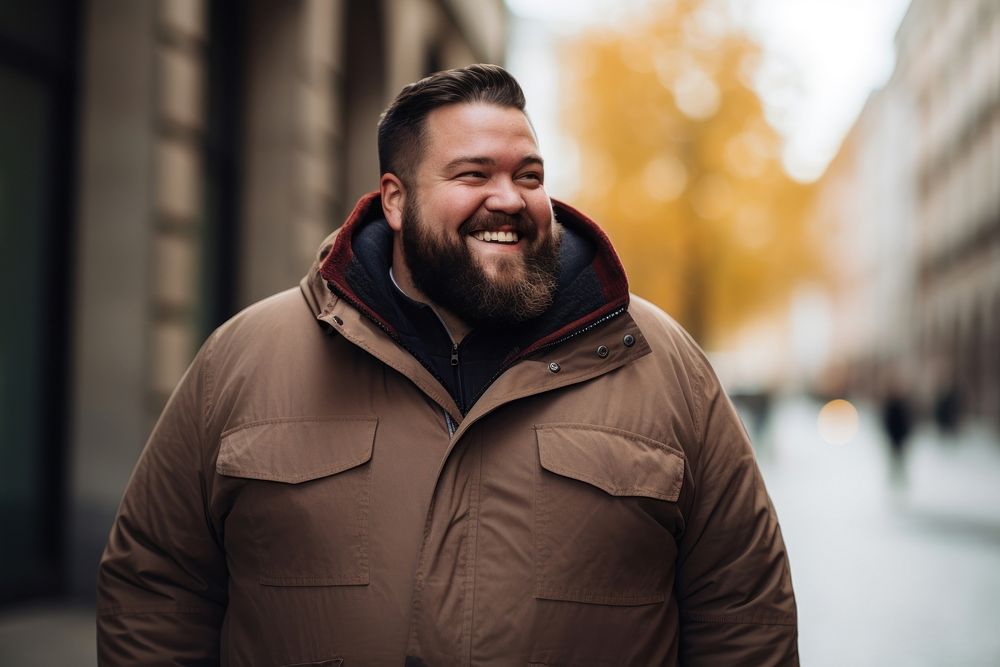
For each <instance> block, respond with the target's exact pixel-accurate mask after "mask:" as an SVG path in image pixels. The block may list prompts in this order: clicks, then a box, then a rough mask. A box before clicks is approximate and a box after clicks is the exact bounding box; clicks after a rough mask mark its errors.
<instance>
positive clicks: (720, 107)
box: [561, 0, 816, 344]
mask: <svg viewBox="0 0 1000 667" xmlns="http://www.w3.org/2000/svg"><path fill="white" fill-rule="evenodd" d="M561 59H562V62H563V65H564V68H565V69H564V72H565V74H566V79H565V81H566V88H565V90H564V94H563V98H562V99H563V109H562V112H563V117H564V118H565V119H566V122H567V123H568V127H569V128H570V132H571V133H572V134H573V135H574V137H575V140H576V142H577V147H578V149H579V159H580V181H579V184H578V186H579V190H578V192H577V194H576V197H575V200H576V201H578V202H579V204H580V206H581V208H582V209H583V210H584V211H587V212H588V213H590V214H591V215H594V216H595V218H596V219H597V220H599V221H600V222H601V224H602V225H603V226H604V227H605V228H606V229H607V231H608V233H609V234H610V235H611V237H612V239H613V240H614V242H615V245H616V247H617V248H618V250H619V252H620V253H621V256H622V260H623V262H624V263H625V266H626V269H627V271H628V273H629V277H630V282H631V284H632V286H633V289H634V290H635V291H636V292H637V293H639V294H642V295H643V296H644V297H646V298H649V299H651V300H653V301H655V302H656V303H657V304H658V305H660V306H661V307H663V308H665V309H666V310H668V311H669V312H671V313H672V314H673V315H675V316H676V317H677V318H678V320H680V322H681V323H682V324H683V325H684V326H685V327H686V328H687V329H688V330H689V331H690V332H691V333H692V335H693V336H694V337H695V338H697V339H698V340H699V341H700V342H702V343H703V344H709V343H711V342H712V340H713V339H716V338H717V336H719V334H722V333H725V332H726V331H727V330H729V329H730V328H731V327H733V326H734V325H737V324H739V323H741V322H743V321H746V319H747V318H749V317H750V316H751V315H754V314H756V313H759V312H760V311H761V310H763V309H765V308H767V307H769V306H773V305H777V303H780V301H781V300H783V299H784V298H785V297H787V295H788V291H789V290H790V289H791V287H792V285H793V283H794V282H795V281H796V279H798V278H801V277H804V276H805V275H807V274H810V273H812V272H814V271H815V269H814V268H813V267H814V266H816V262H815V261H814V258H815V252H814V251H813V249H812V244H811V243H810V242H809V237H808V234H807V232H806V226H805V223H804V220H805V211H806V208H807V207H808V206H809V203H810V200H811V197H812V191H813V188H811V187H810V186H808V185H804V184H801V183H797V182H795V181H793V180H791V179H790V178H789V177H788V176H787V175H786V174H785V171H784V170H783V168H782V167H781V164H780V162H779V153H780V148H781V139H780V137H779V136H778V134H777V132H776V131H775V130H774V129H773V128H772V127H771V126H770V125H769V124H768V123H767V121H766V120H765V118H764V110H763V106H762V104H761V101H760V99H759V97H758V96H757V94H756V92H754V90H753V89H752V88H751V80H752V77H753V76H754V73H755V71H756V69H757V68H758V67H759V64H760V61H761V51H760V47H759V46H758V45H757V44H755V43H754V42H753V41H751V40H750V39H749V38H748V37H746V36H745V35H743V34H742V33H741V32H740V31H739V30H737V28H736V26H735V25H734V23H733V21H732V18H731V17H730V15H729V14H728V13H727V12H726V10H725V6H724V5H723V4H722V3H721V2H713V1H712V0H675V1H674V2H669V3H658V4H657V3H654V4H653V8H652V9H651V10H650V12H649V13H648V14H647V15H646V16H644V17H643V20H642V21H641V22H638V23H636V24H634V25H630V26H626V27H625V28H624V29H622V30H621V31H619V32H608V31H604V32H601V33H599V34H598V33H590V34H585V35H583V36H581V37H579V38H577V39H575V40H573V41H572V42H570V43H568V44H566V45H565V46H564V48H563V51H562V58H561Z"/></svg>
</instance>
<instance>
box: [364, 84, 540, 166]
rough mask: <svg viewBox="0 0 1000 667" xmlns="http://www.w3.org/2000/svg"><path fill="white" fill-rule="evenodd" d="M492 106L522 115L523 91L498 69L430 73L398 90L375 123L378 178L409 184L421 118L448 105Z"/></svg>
mask: <svg viewBox="0 0 1000 667" xmlns="http://www.w3.org/2000/svg"><path fill="white" fill-rule="evenodd" d="M460 103H466V104H474V103H483V104H493V105H496V106H501V107H513V108H515V109H519V110H520V111H524V92H523V91H522V90H521V86H520V85H519V84H518V83H517V81H516V80H515V79H514V77H512V76H511V75H510V74H509V73H508V72H507V70H505V69H504V68H502V67H500V66H499V65H469V66H467V67H459V68H457V69H449V70H445V71H443V72H436V73H434V74H431V75H430V76H428V77H427V78H424V79H421V80H420V81H417V82H415V83H411V84H409V85H407V86H405V87H404V88H403V90H401V91H400V92H399V95H397V96H396V99H395V100H393V101H392V104H390V105H389V107H388V108H387V109H386V110H385V111H384V112H383V113H382V117H381V118H380V119H379V122H378V163H379V174H380V175H381V174H386V173H390V172H391V173H393V174H395V175H396V176H398V177H399V179H400V180H401V181H403V183H404V184H409V183H410V182H411V180H412V177H413V172H414V170H415V169H416V165H417V163H418V162H419V161H420V159H421V158H422V157H423V149H424V132H425V127H426V124H427V123H426V121H427V116H428V115H429V114H430V113H431V112H432V111H434V110H435V109H437V108H439V107H443V106H447V105H449V104H460Z"/></svg>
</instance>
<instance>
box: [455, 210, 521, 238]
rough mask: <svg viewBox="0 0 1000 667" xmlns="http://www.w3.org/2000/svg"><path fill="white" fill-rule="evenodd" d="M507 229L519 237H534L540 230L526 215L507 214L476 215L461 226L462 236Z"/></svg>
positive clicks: (459, 229)
mask: <svg viewBox="0 0 1000 667" xmlns="http://www.w3.org/2000/svg"><path fill="white" fill-rule="evenodd" d="M503 228H506V229H508V230H509V231H512V232H517V235H518V236H525V237H532V236H534V235H535V234H537V232H538V230H537V228H536V226H535V224H534V223H532V222H531V221H530V220H529V219H528V217H527V216H525V215H507V214H506V213H483V214H479V215H475V216H473V217H471V218H469V219H468V220H466V221H465V222H463V223H462V224H461V226H459V228H458V231H459V233H460V234H465V235H469V234H475V233H476V232H484V231H485V232H495V231H498V230H500V229H503Z"/></svg>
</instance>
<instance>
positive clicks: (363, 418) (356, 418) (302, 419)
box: [219, 415, 378, 438]
mask: <svg viewBox="0 0 1000 667" xmlns="http://www.w3.org/2000/svg"><path fill="white" fill-rule="evenodd" d="M307 422H376V423H377V422H378V417H376V416H375V415H330V416H323V417H314V416H310V415H302V416H298V417H269V418H267V419H257V420H254V421H252V422H247V423H246V424H240V425H238V426H233V427H232V428H229V429H226V430H225V431H223V432H222V433H221V434H219V437H220V438H226V437H229V436H231V435H233V434H234V433H238V432H240V431H243V430H246V429H249V428H254V427H256V426H267V425H269V424H301V423H307Z"/></svg>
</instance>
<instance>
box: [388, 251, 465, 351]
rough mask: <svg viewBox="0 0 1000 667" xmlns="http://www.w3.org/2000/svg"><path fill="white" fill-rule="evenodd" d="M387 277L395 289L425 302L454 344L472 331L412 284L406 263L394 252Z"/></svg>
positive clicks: (462, 321) (463, 322)
mask: <svg viewBox="0 0 1000 667" xmlns="http://www.w3.org/2000/svg"><path fill="white" fill-rule="evenodd" d="M389 279H390V280H391V281H392V284H393V285H395V287H396V289H398V290H399V291H400V292H402V293H403V294H404V295H406V296H407V297H408V298H410V299H413V300H414V301H418V302H420V303H424V304H427V305H428V306H429V307H430V308H431V309H432V310H433V311H434V314H435V315H437V316H438V319H440V320H441V324H443V325H444V328H445V329H447V331H448V335H449V336H450V337H451V340H452V343H454V344H455V345H458V344H459V343H461V342H462V340H463V339H464V338H465V337H466V336H467V335H468V334H469V332H470V331H472V327H470V326H469V325H468V324H466V323H465V321H464V320H462V319H461V318H459V317H456V316H455V315H454V314H452V313H451V311H449V310H447V309H446V308H442V307H440V306H438V305H437V304H435V303H434V302H433V301H431V300H430V299H428V298H427V295H425V294H424V293H423V292H422V291H420V289H418V288H417V286H416V285H414V284H413V278H412V276H411V275H410V271H409V269H408V268H406V264H405V263H404V262H403V261H402V258H401V257H397V256H395V253H393V262H392V266H390V267H389Z"/></svg>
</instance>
